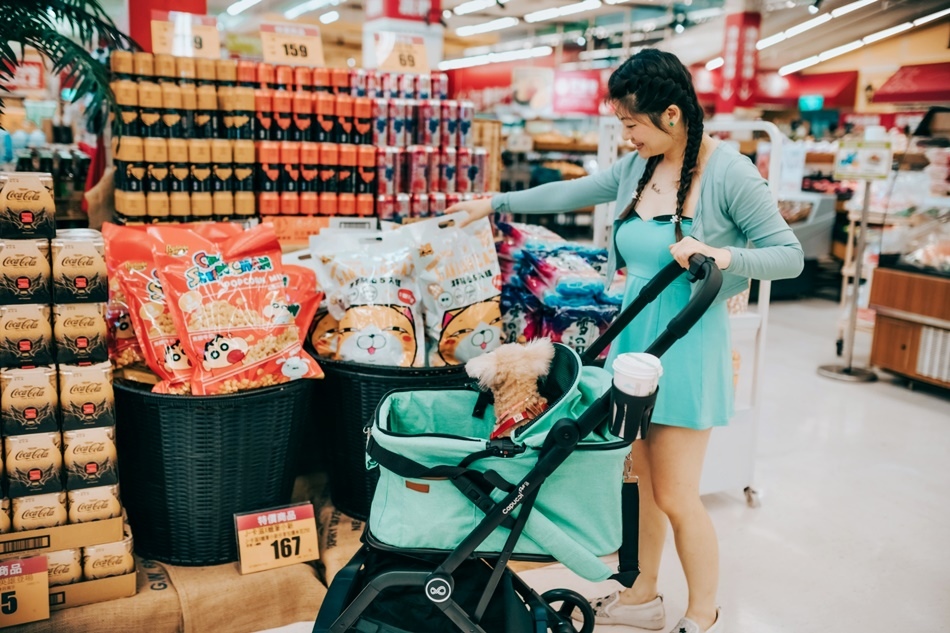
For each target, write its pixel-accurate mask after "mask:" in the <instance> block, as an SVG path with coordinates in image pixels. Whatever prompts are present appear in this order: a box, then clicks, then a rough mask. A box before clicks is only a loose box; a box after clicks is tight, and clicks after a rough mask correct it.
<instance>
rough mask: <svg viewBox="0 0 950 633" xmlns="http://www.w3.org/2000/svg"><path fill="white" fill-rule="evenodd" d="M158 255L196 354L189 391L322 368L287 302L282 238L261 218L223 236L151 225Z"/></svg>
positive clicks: (316, 373) (217, 390) (223, 390)
mask: <svg viewBox="0 0 950 633" xmlns="http://www.w3.org/2000/svg"><path fill="white" fill-rule="evenodd" d="M148 233H149V235H150V236H151V237H152V238H153V245H152V247H153V253H154V255H155V263H156V265H157V266H158V268H159V271H160V272H159V279H160V280H161V283H162V287H163V288H164V289H165V292H166V294H167V296H168V303H169V304H170V305H171V306H173V309H172V311H171V313H172V318H173V319H174V321H175V326H176V328H177V330H178V331H180V332H181V333H182V345H183V347H184V350H185V352H186V353H187V354H188V356H189V357H191V358H193V359H194V360H195V363H194V365H195V366H194V373H193V375H192V382H191V388H192V393H194V394H196V395H217V394H227V393H235V392H237V391H243V390H247V389H254V388H258V387H266V386H270V385H276V384H280V383H283V382H287V381H290V380H294V379H297V378H319V377H322V375H323V372H322V371H321V370H320V368H319V366H318V365H317V364H316V362H315V361H314V360H313V359H312V358H310V356H309V355H307V354H306V353H305V352H304V351H303V349H302V346H301V332H300V330H299V328H298V327H297V324H296V323H295V322H294V320H293V318H292V316H290V317H288V315H290V311H289V310H288V309H287V303H288V302H287V292H286V289H285V287H284V271H283V266H282V265H281V259H280V245H279V244H278V242H277V237H276V235H275V234H274V230H273V228H271V227H270V226H268V225H261V226H257V227H254V228H252V229H249V230H247V231H242V232H241V233H240V234H238V235H234V236H231V237H228V238H227V239H223V240H220V241H215V240H214V239H209V238H208V237H206V236H203V235H199V234H198V233H197V232H195V231H193V230H190V229H185V228H179V227H171V226H151V227H149V228H148Z"/></svg>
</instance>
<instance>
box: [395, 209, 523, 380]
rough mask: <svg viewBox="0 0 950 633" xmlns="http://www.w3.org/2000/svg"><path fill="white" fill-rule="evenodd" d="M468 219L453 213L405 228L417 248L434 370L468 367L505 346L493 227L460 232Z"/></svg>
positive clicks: (480, 225)
mask: <svg viewBox="0 0 950 633" xmlns="http://www.w3.org/2000/svg"><path fill="white" fill-rule="evenodd" d="M464 217H465V214H452V215H447V216H443V217H441V218H434V219H432V220H427V221H423V222H416V223H413V224H410V225H407V226H406V227H405V228H403V229H401V230H403V231H408V232H409V233H410V234H411V235H412V237H413V240H414V242H415V244H416V248H415V249H414V251H413V259H414V260H415V268H416V277H417V279H418V281H419V285H420V286H421V287H422V290H423V292H422V300H423V304H424V306H425V315H426V316H425V322H426V333H427V334H428V336H429V339H430V340H431V341H432V343H433V345H432V352H431V354H430V356H429V365H430V366H432V367H441V366H444V365H459V364H463V363H466V362H468V361H470V360H471V359H473V358H475V357H476V356H481V355H482V354H485V353H488V352H490V351H492V350H493V349H495V348H497V347H498V346H500V345H501V344H502V342H503V340H502V339H503V334H504V333H503V329H502V319H501V302H500V296H501V287H502V283H501V270H500V268H499V266H498V256H497V255H496V253H495V245H494V240H493V238H492V230H491V225H490V224H489V222H488V219H487V218H485V219H481V220H478V221H476V222H473V223H472V224H470V225H468V226H466V227H465V228H459V227H458V226H457V223H458V222H459V221H461V220H462V219H463V218H464Z"/></svg>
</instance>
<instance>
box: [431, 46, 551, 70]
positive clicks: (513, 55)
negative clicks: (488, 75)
mask: <svg viewBox="0 0 950 633" xmlns="http://www.w3.org/2000/svg"><path fill="white" fill-rule="evenodd" d="M553 52H554V49H553V48H551V47H550V46H535V47H534V48H525V49H522V50H520V51H508V52H505V53H488V54H487V55H476V56H474V57H463V58H461V59H450V60H447V61H444V62H441V63H440V64H439V70H455V69H457V68H471V67H472V66H484V65H485V64H496V63H498V62H513V61H517V60H520V59H533V58H536V57H547V56H548V55H551V54H552V53H553Z"/></svg>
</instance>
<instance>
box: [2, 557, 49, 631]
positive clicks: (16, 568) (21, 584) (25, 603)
mask: <svg viewBox="0 0 950 633" xmlns="http://www.w3.org/2000/svg"><path fill="white" fill-rule="evenodd" d="M48 617H49V575H48V574H47V563H46V556H34V557H33V558H22V559H20V560H8V561H4V562H2V563H0V628H3V627H5V626H12V625H14V624H23V623H24V622H35V621H36V620H45V619H46V618H48Z"/></svg>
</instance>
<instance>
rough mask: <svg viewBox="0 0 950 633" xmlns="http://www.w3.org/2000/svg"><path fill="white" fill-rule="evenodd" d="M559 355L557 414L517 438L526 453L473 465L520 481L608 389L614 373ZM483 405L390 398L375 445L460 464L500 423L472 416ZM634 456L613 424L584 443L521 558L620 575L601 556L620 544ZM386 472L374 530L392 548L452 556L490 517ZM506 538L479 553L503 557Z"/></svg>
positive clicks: (554, 481)
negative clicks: (548, 442) (559, 431)
mask: <svg viewBox="0 0 950 633" xmlns="http://www.w3.org/2000/svg"><path fill="white" fill-rule="evenodd" d="M555 349H556V352H555V359H554V362H553V363H552V368H551V372H550V373H549V375H548V378H547V380H546V381H545V383H544V385H543V387H542V393H543V394H545V396H546V397H547V398H548V401H549V408H548V410H547V411H546V412H545V413H544V414H543V415H542V416H540V417H538V418H536V419H535V420H533V421H532V422H531V423H530V424H529V425H527V426H525V427H522V428H520V429H518V430H517V431H516V433H515V435H514V437H513V438H512V439H513V440H514V441H515V442H516V443H517V444H520V445H523V446H525V447H526V450H525V451H524V452H523V453H521V454H518V455H514V456H512V457H506V458H502V457H487V458H483V459H480V460H478V461H475V462H474V463H472V464H471V466H469V468H473V469H476V470H479V471H482V472H484V471H487V470H493V471H495V472H496V473H498V474H499V475H501V476H502V477H503V478H504V479H506V480H507V481H508V482H510V483H512V484H517V483H518V482H519V481H521V479H522V478H523V477H524V476H525V475H527V474H528V473H529V471H530V470H531V469H532V468H533V467H534V466H535V464H536V463H537V459H538V454H539V452H540V448H541V446H542V444H543V443H544V440H545V438H546V437H547V433H548V431H550V429H551V425H552V424H554V422H556V421H557V420H559V419H562V418H571V419H577V417H578V416H580V415H581V414H582V413H583V412H584V411H585V410H586V409H587V407H589V406H590V405H591V403H593V402H594V401H595V400H596V399H597V398H598V397H600V396H601V395H603V394H604V393H605V392H606V391H607V390H608V389H609V388H610V385H611V376H610V374H609V373H608V372H606V371H604V370H603V369H600V368H596V367H582V366H581V362H580V358H579V357H578V356H577V354H575V353H574V351H573V350H571V349H570V348H568V347H566V346H563V345H560V344H557V345H556V347H555ZM477 399H478V392H477V391H474V390H458V389H452V390H445V389H441V390H428V391H411V392H410V391H407V392H396V393H393V394H390V395H389V396H387V397H386V398H385V399H384V400H383V401H382V403H381V404H380V406H379V408H378V410H377V413H376V419H375V420H374V422H373V426H372V430H371V432H372V435H373V439H374V440H375V441H376V442H377V443H378V444H379V445H380V446H381V447H383V448H385V449H387V450H390V451H392V452H394V453H397V454H399V455H401V456H403V457H406V458H408V459H411V460H413V461H415V462H418V463H419V464H422V465H424V466H427V467H435V466H456V465H458V464H459V463H460V462H461V461H462V460H463V459H465V458H466V457H467V456H469V455H470V454H472V453H476V452H479V451H482V450H484V449H485V448H486V443H487V439H488V436H489V434H490V433H491V430H492V428H493V426H494V420H495V415H494V411H493V410H492V408H491V407H489V408H488V410H487V412H486V413H485V415H484V417H483V418H478V417H473V415H472V412H473V409H474V408H475V404H476V401H477ZM629 450H630V447H629V443H626V442H623V441H621V440H619V439H618V438H616V437H614V436H612V435H610V434H609V433H608V432H607V430H606V421H605V424H604V425H603V427H602V428H599V429H598V430H597V431H595V432H594V433H592V434H591V435H589V436H588V437H587V438H585V439H584V440H583V441H582V442H581V443H580V444H579V446H578V448H577V450H575V451H574V453H572V454H571V456H570V457H568V458H567V460H566V461H565V462H564V463H563V464H562V465H561V466H560V467H559V468H558V469H557V470H555V472H554V473H553V474H552V475H551V476H550V477H548V479H547V480H546V481H545V483H544V484H543V485H542V486H541V488H540V492H539V494H538V498H537V501H536V503H535V505H534V507H533V508H532V509H531V513H530V514H529V518H528V521H527V523H526V525H525V530H524V532H523V533H522V535H521V537H520V539H519V540H518V543H517V545H516V548H515V554H526V555H527V554H530V555H542V556H552V557H554V558H556V559H558V560H559V561H560V562H562V563H563V564H564V565H565V566H567V567H568V568H569V569H571V570H572V571H574V572H575V573H577V574H578V575H580V576H582V577H584V578H587V579H588V580H592V581H600V580H605V579H606V578H608V577H609V576H610V575H611V574H612V573H613V571H612V570H611V569H610V568H609V567H607V566H606V565H605V564H604V563H603V562H602V561H601V560H600V559H599V558H598V557H599V556H606V555H609V554H612V553H613V552H616V551H617V549H618V548H619V547H620V543H621V540H622V538H621V532H622V530H621V526H622V521H621V503H620V493H621V486H622V483H623V465H624V459H625V458H626V456H627V454H628V453H629ZM368 465H369V466H370V467H374V466H375V464H373V463H372V462H370V463H369V464H368ZM379 469H380V477H379V483H378V485H377V488H376V492H375V495H374V497H373V502H372V507H371V510H370V516H369V529H370V531H371V532H372V534H373V536H374V537H376V539H378V540H379V541H381V542H383V543H386V544H387V545H390V546H394V547H399V548H404V549H435V550H446V551H448V550H452V549H454V548H455V547H456V546H457V545H458V544H459V543H460V542H461V541H462V539H464V538H465V537H466V536H467V535H468V534H469V533H470V532H471V531H473V530H474V529H475V527H476V526H477V525H478V523H479V522H480V521H481V520H482V519H483V518H484V514H483V513H482V512H481V510H479V509H478V508H477V507H476V506H475V505H474V504H473V503H471V502H470V501H469V500H468V499H467V498H466V497H465V496H464V495H463V494H462V493H461V492H459V490H458V489H457V488H456V487H455V486H454V485H453V484H452V482H451V481H449V480H447V479H406V478H404V477H401V476H399V475H397V474H396V473H393V472H392V471H389V470H388V469H386V468H384V467H382V466H380V467H379ZM504 496H505V493H503V492H501V491H495V493H494V494H493V498H494V499H495V500H496V501H497V500H500V499H501V498H503V497H504ZM519 510H520V508H519ZM508 534H509V531H508V530H507V529H506V528H504V527H500V528H498V529H497V530H495V532H493V533H492V535H491V536H490V537H489V538H488V539H487V540H486V541H485V542H484V543H483V545H482V547H481V548H479V552H478V553H480V554H486V553H492V552H498V551H500V550H501V549H502V548H503V547H504V544H505V540H506V539H507V537H508Z"/></svg>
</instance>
